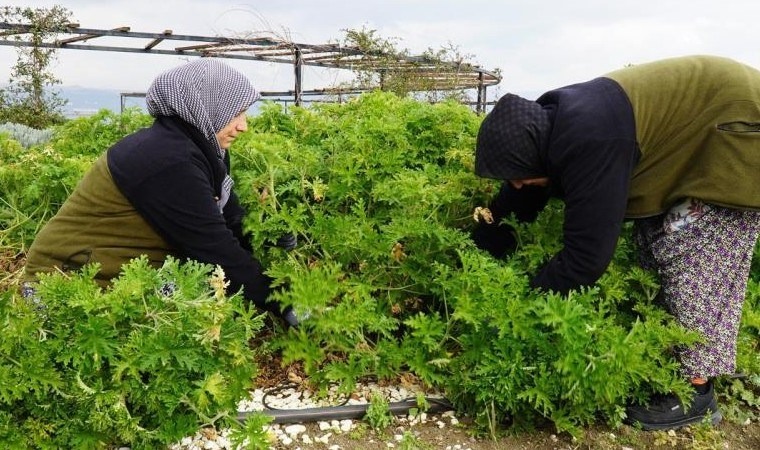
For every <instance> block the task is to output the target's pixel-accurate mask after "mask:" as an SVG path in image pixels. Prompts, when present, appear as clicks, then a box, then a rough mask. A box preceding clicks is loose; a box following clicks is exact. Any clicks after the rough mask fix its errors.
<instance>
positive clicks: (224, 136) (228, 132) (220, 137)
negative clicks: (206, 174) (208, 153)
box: [216, 111, 248, 150]
mask: <svg viewBox="0 0 760 450" xmlns="http://www.w3.org/2000/svg"><path fill="white" fill-rule="evenodd" d="M247 129H248V122H246V116H245V111H243V112H241V113H240V114H238V115H237V116H235V117H233V118H232V120H231V121H230V123H228V124H227V125H226V126H225V127H224V128H222V129H221V130H219V132H218V133H216V140H217V142H219V146H220V147H222V148H223V149H225V150H227V149H228V148H230V146H231V145H232V142H233V141H234V140H235V138H237V137H238V134H240V133H243V132H245V131H246V130H247Z"/></svg>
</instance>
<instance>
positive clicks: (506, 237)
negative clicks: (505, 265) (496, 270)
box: [470, 222, 517, 259]
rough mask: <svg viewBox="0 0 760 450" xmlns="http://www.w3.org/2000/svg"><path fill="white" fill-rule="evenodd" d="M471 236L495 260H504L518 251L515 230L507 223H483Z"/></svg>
mask: <svg viewBox="0 0 760 450" xmlns="http://www.w3.org/2000/svg"><path fill="white" fill-rule="evenodd" d="M470 236H471V237H472V240H473V242H475V245H476V246H477V247H478V248H479V249H481V250H485V251H487V252H488V253H490V254H491V255H492V256H493V257H494V258H499V259H502V258H504V257H506V256H508V255H511V254H512V253H514V251H515V250H516V249H517V238H516V237H515V229H514V228H512V227H511V226H510V225H507V224H505V223H502V224H495V223H493V224H487V223H484V222H481V223H479V224H478V225H477V226H476V227H475V229H473V230H472V234H471V235H470Z"/></svg>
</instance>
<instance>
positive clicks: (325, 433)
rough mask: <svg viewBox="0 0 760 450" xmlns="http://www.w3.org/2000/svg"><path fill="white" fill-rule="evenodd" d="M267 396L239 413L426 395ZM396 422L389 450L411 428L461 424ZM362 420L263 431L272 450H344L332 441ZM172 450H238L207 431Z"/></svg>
mask: <svg viewBox="0 0 760 450" xmlns="http://www.w3.org/2000/svg"><path fill="white" fill-rule="evenodd" d="M268 392H269V393H265V391H264V390H262V389H256V390H255V391H253V392H251V395H250V397H249V398H248V399H244V400H243V401H241V402H240V403H239V404H238V410H239V411H240V412H252V411H265V410H267V409H278V410H285V409H287V410H297V409H304V408H329V407H332V406H336V405H341V404H342V403H344V402H345V404H346V405H366V404H368V403H369V399H370V398H372V396H373V395H382V396H384V398H385V399H386V400H387V401H388V402H389V403H395V402H402V401H405V400H409V399H415V398H416V397H417V395H418V394H420V393H424V392H423V390H422V389H421V388H419V387H416V386H407V387H404V386H380V385H378V384H375V383H368V384H364V385H361V386H359V387H358V388H357V390H356V391H355V392H354V393H353V394H351V395H350V396H349V397H348V398H346V397H341V396H340V395H338V394H337V391H336V390H331V391H329V392H328V394H327V396H325V398H322V399H318V398H316V396H314V395H312V393H311V392H309V391H308V390H304V389H300V388H299V387H297V386H294V385H284V386H282V387H281V388H279V389H275V390H270V391H268ZM424 394H425V396H426V397H428V398H430V397H433V398H435V397H438V398H440V396H438V395H435V394H430V393H424ZM396 421H397V423H398V424H400V425H402V426H399V427H398V428H396V432H395V433H394V434H390V435H389V440H388V442H387V447H388V448H395V447H396V445H398V444H399V443H401V441H402V440H403V438H404V435H403V432H404V430H405V427H406V428H411V427H413V426H415V425H418V424H426V423H429V422H432V423H433V424H434V425H435V426H437V427H438V428H441V429H442V428H445V427H448V426H456V425H457V424H458V423H459V420H458V419H457V417H456V416H455V415H454V412H453V411H446V412H443V413H442V414H438V415H435V416H432V415H430V416H429V415H428V414H427V413H425V412H422V413H419V414H417V415H414V416H413V415H407V416H402V417H397V418H396ZM359 423H361V421H360V420H352V419H343V420H323V421H317V422H316V426H314V427H311V429H312V431H311V432H309V428H307V427H306V425H304V424H302V423H279V424H270V425H268V426H266V427H265V428H264V429H265V431H267V432H268V434H269V435H270V436H271V438H272V445H271V447H270V449H271V450H275V449H282V448H286V449H291V448H292V449H293V450H299V449H300V450H305V449H308V448H320V449H328V450H343V449H342V448H341V446H340V445H337V444H333V443H332V442H331V439H332V438H333V437H334V436H336V435H340V434H346V433H350V432H351V431H352V430H354V429H355V428H356V427H357V425H358V424H359ZM169 449H170V450H239V449H237V448H235V447H234V446H233V445H232V443H231V442H230V440H229V430H226V429H225V430H219V431H218V432H217V431H216V430H212V429H204V430H200V431H199V432H198V433H196V434H195V435H194V436H188V437H185V438H183V439H182V440H181V441H180V442H177V443H175V444H173V445H171V446H170V447H169ZM446 449H448V450H469V447H468V446H466V445H463V444H455V445H448V446H447V447H446Z"/></svg>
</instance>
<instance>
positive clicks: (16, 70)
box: [0, 5, 71, 129]
mask: <svg viewBox="0 0 760 450" xmlns="http://www.w3.org/2000/svg"><path fill="white" fill-rule="evenodd" d="M70 17H71V12H70V11H69V10H67V9H66V8H64V7H62V6H57V5H56V6H53V7H52V8H30V7H18V6H16V7H13V6H5V7H2V8H0V19H1V20H2V21H4V22H8V23H14V24H19V28H18V29H16V30H12V31H15V32H16V33H15V34H14V35H13V36H14V38H15V39H16V40H18V41H19V42H22V41H23V42H28V43H30V44H31V45H29V46H21V45H19V47H18V59H17V61H16V64H15V65H14V66H13V67H12V69H11V78H10V82H9V85H8V86H7V87H6V88H5V89H3V90H0V121H4V122H15V123H21V124H24V125H27V126H30V127H33V128H39V129H42V128H46V127H48V126H50V125H52V124H55V123H60V122H62V121H63V119H64V118H63V115H62V113H61V107H62V106H64V105H65V104H66V100H65V99H62V98H61V97H60V96H59V95H58V93H57V92H55V91H53V90H52V89H51V88H52V87H53V86H55V85H56V84H59V83H60V80H58V79H57V78H56V77H55V75H54V74H53V73H52V72H51V71H50V68H49V67H50V64H51V62H53V61H54V60H55V52H56V49H55V48H48V47H43V46H42V44H43V43H44V42H45V40H46V39H47V38H49V37H50V36H52V35H54V34H56V33H58V32H60V31H61V30H62V29H64V27H65V26H66V24H67V23H68V21H69V18H70Z"/></svg>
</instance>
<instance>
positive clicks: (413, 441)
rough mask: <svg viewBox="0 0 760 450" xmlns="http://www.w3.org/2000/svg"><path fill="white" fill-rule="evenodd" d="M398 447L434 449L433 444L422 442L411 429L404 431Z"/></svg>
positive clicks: (418, 449) (402, 448)
mask: <svg viewBox="0 0 760 450" xmlns="http://www.w3.org/2000/svg"><path fill="white" fill-rule="evenodd" d="M398 448H400V449H401V450H432V449H433V448H434V447H433V446H432V445H431V444H427V443H425V442H422V441H421V440H420V438H418V437H417V436H415V435H414V433H412V432H411V431H404V434H403V435H402V436H401V440H400V441H399V442H398Z"/></svg>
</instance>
